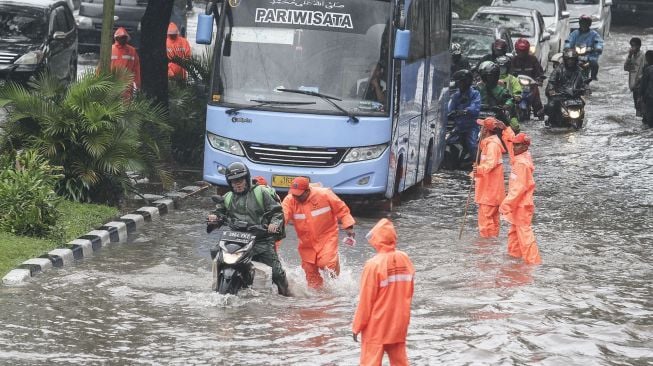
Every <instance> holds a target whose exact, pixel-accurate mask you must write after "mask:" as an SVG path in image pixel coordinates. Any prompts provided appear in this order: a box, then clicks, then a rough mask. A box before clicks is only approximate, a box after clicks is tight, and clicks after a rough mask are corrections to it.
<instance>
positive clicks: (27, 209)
mask: <svg viewBox="0 0 653 366" xmlns="http://www.w3.org/2000/svg"><path fill="white" fill-rule="evenodd" d="M58 170H60V169H59V168H55V167H53V166H51V165H50V164H49V163H48V162H47V161H46V160H45V159H43V158H42V157H40V156H39V155H38V154H37V153H36V152H35V151H32V150H30V151H24V152H21V153H19V154H17V156H12V155H4V156H2V158H1V159H0V230H1V231H5V232H10V233H13V234H17V235H29V236H38V237H44V236H46V235H49V234H50V233H51V231H52V230H51V229H52V228H53V227H54V225H55V224H56V222H57V218H58V212H57V209H56V205H57V203H58V201H59V197H57V195H56V194H55V192H54V187H55V184H56V183H57V180H59V179H60V178H61V177H62V176H61V175H59V174H56V173H57V171H58Z"/></svg>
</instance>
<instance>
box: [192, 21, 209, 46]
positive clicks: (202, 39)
mask: <svg viewBox="0 0 653 366" xmlns="http://www.w3.org/2000/svg"><path fill="white" fill-rule="evenodd" d="M212 41H213V14H210V15H206V14H199V15H198V16H197V32H196V33H195V43H197V44H211V42H212Z"/></svg>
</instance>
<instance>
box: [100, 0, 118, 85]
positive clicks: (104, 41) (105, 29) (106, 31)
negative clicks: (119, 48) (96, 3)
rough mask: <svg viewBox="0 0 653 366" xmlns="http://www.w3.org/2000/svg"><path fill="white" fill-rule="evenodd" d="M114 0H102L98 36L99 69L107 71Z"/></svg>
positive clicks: (109, 65)
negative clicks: (100, 30) (99, 33)
mask: <svg viewBox="0 0 653 366" xmlns="http://www.w3.org/2000/svg"><path fill="white" fill-rule="evenodd" d="M115 4H116V2H115V0H104V3H103V6H102V11H103V14H102V34H101V36H100V70H102V71H103V72H108V71H109V70H110V69H111V44H112V43H113V42H112V39H113V16H114V12H115Z"/></svg>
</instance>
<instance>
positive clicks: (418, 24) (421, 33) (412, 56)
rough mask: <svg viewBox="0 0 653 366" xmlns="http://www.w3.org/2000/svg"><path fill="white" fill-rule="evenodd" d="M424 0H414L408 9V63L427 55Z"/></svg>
mask: <svg viewBox="0 0 653 366" xmlns="http://www.w3.org/2000/svg"><path fill="white" fill-rule="evenodd" d="M425 4H426V2H425V1H424V0H413V1H412V2H411V3H410V9H409V10H408V14H409V16H408V23H409V24H408V28H409V29H410V50H409V52H408V60H407V61H408V63H411V62H413V61H415V60H419V59H423V58H424V57H425V56H426V29H425V26H426V24H425V19H424V16H425V15H426V9H425Z"/></svg>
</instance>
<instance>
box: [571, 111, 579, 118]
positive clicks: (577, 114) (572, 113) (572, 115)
mask: <svg viewBox="0 0 653 366" xmlns="http://www.w3.org/2000/svg"><path fill="white" fill-rule="evenodd" d="M578 117H580V111H575V110H571V111H569V118H573V119H576V118H578Z"/></svg>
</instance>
